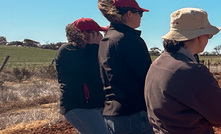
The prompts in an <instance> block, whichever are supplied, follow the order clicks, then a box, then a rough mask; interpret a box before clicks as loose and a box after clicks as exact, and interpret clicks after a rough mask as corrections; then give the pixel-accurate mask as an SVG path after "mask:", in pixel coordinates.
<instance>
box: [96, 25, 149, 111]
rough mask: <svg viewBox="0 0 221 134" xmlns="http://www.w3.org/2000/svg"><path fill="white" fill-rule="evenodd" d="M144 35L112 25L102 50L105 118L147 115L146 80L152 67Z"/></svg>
mask: <svg viewBox="0 0 221 134" xmlns="http://www.w3.org/2000/svg"><path fill="white" fill-rule="evenodd" d="M140 35H141V32H140V31H138V30H135V29H132V28H130V27H128V26H126V25H123V24H122V25H120V24H111V25H110V28H109V29H108V31H107V33H106V34H105V36H104V38H103V39H102V41H101V43H100V47H99V52H98V53H99V54H98V57H99V63H100V70H101V77H102V80H103V84H104V90H105V92H106V101H105V107H104V112H103V114H104V115H129V114H132V113H136V112H139V111H143V110H145V111H146V106H145V101H144V82H145V76H146V73H147V71H148V69H149V66H150V64H151V58H150V55H149V53H148V49H147V46H146V44H145V42H144V40H143V39H142V38H141V37H140Z"/></svg>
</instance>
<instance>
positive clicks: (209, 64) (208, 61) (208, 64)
mask: <svg viewBox="0 0 221 134" xmlns="http://www.w3.org/2000/svg"><path fill="white" fill-rule="evenodd" d="M208 68H209V70H210V61H209V60H208Z"/></svg>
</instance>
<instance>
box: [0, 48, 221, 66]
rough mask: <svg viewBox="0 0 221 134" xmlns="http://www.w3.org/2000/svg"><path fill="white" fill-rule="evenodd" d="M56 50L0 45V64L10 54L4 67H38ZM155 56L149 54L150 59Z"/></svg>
mask: <svg viewBox="0 0 221 134" xmlns="http://www.w3.org/2000/svg"><path fill="white" fill-rule="evenodd" d="M56 52H57V50H50V49H41V48H33V47H14V46H2V45H0V66H1V65H2V64H3V62H4V60H5V58H6V56H7V55H9V56H10V58H9V60H8V62H7V64H6V66H5V68H14V67H27V68H38V67H42V66H49V65H50V64H51V62H52V60H53V59H54V58H55V55H56ZM156 58H157V56H151V59H152V61H153V60H155V59H156ZM200 60H204V61H205V62H206V63H208V60H209V61H210V62H211V63H212V64H214V63H217V62H221V56H200Z"/></svg>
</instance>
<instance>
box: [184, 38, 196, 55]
mask: <svg viewBox="0 0 221 134" xmlns="http://www.w3.org/2000/svg"><path fill="white" fill-rule="evenodd" d="M198 46H199V45H198V41H197V38H194V39H191V40H188V41H185V42H184V48H185V49H187V50H188V51H189V52H190V53H191V54H192V55H194V54H197V53H199V52H198V50H199V48H198Z"/></svg>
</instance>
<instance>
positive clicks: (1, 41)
mask: <svg viewBox="0 0 221 134" xmlns="http://www.w3.org/2000/svg"><path fill="white" fill-rule="evenodd" d="M65 43H66V42H57V43H46V44H42V45H41V44H40V42H37V41H34V40H31V39H24V41H11V42H7V39H6V37H4V36H0V45H8V46H27V47H39V48H43V49H52V50H57V49H58V48H59V47H60V46H61V45H62V44H65ZM162 52H163V51H162V50H161V49H160V48H158V47H152V48H150V49H149V53H150V55H152V56H159V55H160V54H161V53H162ZM200 55H202V56H221V45H218V46H216V47H215V48H214V51H212V52H207V51H205V52H203V53H201V54H200Z"/></svg>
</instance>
